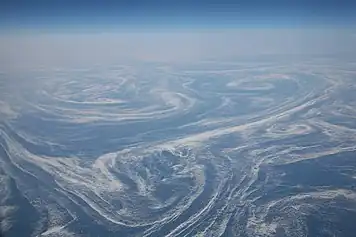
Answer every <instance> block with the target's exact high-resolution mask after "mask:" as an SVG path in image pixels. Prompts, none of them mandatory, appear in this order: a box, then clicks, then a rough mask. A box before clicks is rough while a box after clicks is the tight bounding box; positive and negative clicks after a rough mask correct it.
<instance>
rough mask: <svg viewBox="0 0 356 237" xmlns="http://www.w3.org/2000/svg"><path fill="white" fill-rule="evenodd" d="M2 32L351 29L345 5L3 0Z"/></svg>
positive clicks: (352, 12) (355, 8)
mask: <svg viewBox="0 0 356 237" xmlns="http://www.w3.org/2000/svg"><path fill="white" fill-rule="evenodd" d="M0 9H1V10H0V20H1V21H0V22H1V27H2V28H48V29H54V28H62V29H63V28H64V29H66V28H80V29H90V28H111V29H112V28H144V27H146V28H147V27H151V28H157V27H158V28H160V27H161V28H174V27H178V28H191V27H200V28H202V27H204V28H209V27H215V28H222V27H224V28H236V27H238V28H243V27H310V26H318V27H320V26H324V27H329V26H352V25H353V24H354V23H355V22H356V21H355V18H356V4H355V3H354V1H345V0H323V1H321V0H309V1H306V0H278V1H277V0H272V1H268V0H264V1H263V0H259V1H256V0H250V1H247V0H244V1H238V0H235V1H233V0H204V1H203V0H195V1H193V0H179V1H178V0H150V1H149V0H125V1H122V0H118V1H113V0H107V1H99V0H87V1H83V0H72V1H68V0H62V1H58V0H45V1H43V0H42V1H41V0H34V1H33V0H32V1H31V0H3V1H1V2H0Z"/></svg>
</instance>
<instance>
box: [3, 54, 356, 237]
mask: <svg viewBox="0 0 356 237" xmlns="http://www.w3.org/2000/svg"><path fill="white" fill-rule="evenodd" d="M1 77H2V78H1V87H0V88H1V97H0V99H1V101H0V103H1V110H0V113H1V119H0V122H1V123H0V124H1V130H0V132H1V143H0V144H1V153H0V157H1V159H0V165H1V166H0V183H1V185H0V187H1V189H0V190H1V192H0V194H1V198H0V200H1V204H0V210H1V218H2V220H1V226H2V229H3V231H4V232H5V233H7V235H8V236H146V237H149V236H150V237H154V236H172V237H173V236H348V233H354V232H352V230H353V231H354V230H355V227H354V226H353V225H352V224H350V223H352V220H353V221H354V220H355V219H356V188H355V187H356V171H355V170H356V169H355V168H356V167H355V166H356V159H355V157H356V156H355V155H356V151H355V149H356V119H355V118H356V93H354V91H355V87H356V86H355V85H356V83H355V81H356V68H355V64H352V63H348V62H345V61H343V62H340V63H339V62H337V61H330V60H317V61H313V60H309V61H306V62H282V63H281V62H273V61H270V62H268V63H256V64H250V65H246V63H238V62H226V63H217V62H204V63H197V64H194V65H157V64H144V63H142V64H138V65H130V66H113V67H108V68H92V69H90V70H87V69H76V70H75V69H55V70H37V71H32V72H30V73H26V74H24V75H15V74H6V73H2V74H1ZM29 216H30V217H29ZM350 231H351V232H350Z"/></svg>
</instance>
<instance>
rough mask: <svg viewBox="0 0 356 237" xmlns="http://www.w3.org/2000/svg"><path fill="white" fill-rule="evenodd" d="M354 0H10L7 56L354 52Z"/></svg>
mask: <svg viewBox="0 0 356 237" xmlns="http://www.w3.org/2000/svg"><path fill="white" fill-rule="evenodd" d="M103 2H104V3H103ZM353 2H354V1H344V0H337V1H336V0H332V1H331V0H324V1H320V0H318V1H316V0H309V1H305V0H280V1H276V0H274V1H268V0H264V1H255V0H250V1H238V0H235V1H232V0H220V1H218V0H205V1H203V0H195V1H188V0H180V1H175V0H165V1H163V0H151V1H148V0H127V1H112V0H107V1H99V0H87V1H81V0H77V1H76V0H72V1H67V0H62V1H57V0H52V1H51V0H50V1H48V0H47V1H40V0H36V1H31V0H3V1H0V63H1V64H2V66H1V67H2V68H9V67H14V66H21V67H35V66H41V65H47V66H51V65H52V66H55V65H63V64H79V63H82V64H89V63H91V64H100V63H102V64H105V63H114V62H116V61H125V60H131V59H133V60H136V59H138V60H151V61H189V60H191V61H194V60H204V59H213V58H214V59H216V58H229V57H230V58H231V57H235V56H244V55H259V54H293V55H294V54H305V53H309V54H323V53H324V54H334V53H349V54H350V53H351V54H352V53H354V52H356V49H355V46H354V45H355V41H356V31H355V27H354V26H356V24H355V23H356V3H353ZM93 55H95V57H93Z"/></svg>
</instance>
